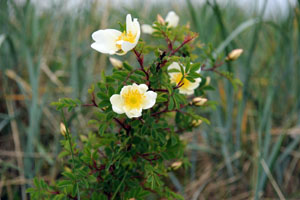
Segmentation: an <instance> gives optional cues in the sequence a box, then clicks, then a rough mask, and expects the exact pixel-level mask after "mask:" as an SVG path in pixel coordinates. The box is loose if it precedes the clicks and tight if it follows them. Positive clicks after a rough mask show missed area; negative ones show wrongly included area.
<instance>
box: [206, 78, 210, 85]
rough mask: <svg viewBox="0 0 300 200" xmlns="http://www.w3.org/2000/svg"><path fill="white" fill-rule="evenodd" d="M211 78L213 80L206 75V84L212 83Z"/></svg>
mask: <svg viewBox="0 0 300 200" xmlns="http://www.w3.org/2000/svg"><path fill="white" fill-rule="evenodd" d="M210 80H211V78H210V76H208V77H206V82H205V85H209V84H210Z"/></svg>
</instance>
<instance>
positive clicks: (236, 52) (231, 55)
mask: <svg viewBox="0 0 300 200" xmlns="http://www.w3.org/2000/svg"><path fill="white" fill-rule="evenodd" d="M243 51H244V50H243V49H234V50H232V51H231V52H230V53H229V54H228V56H227V57H226V60H228V61H229V60H231V61H234V60H236V59H238V58H239V57H240V55H242V53H243Z"/></svg>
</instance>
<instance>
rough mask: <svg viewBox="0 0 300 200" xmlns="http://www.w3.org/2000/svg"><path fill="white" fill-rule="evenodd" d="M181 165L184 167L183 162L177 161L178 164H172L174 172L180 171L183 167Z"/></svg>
mask: <svg viewBox="0 0 300 200" xmlns="http://www.w3.org/2000/svg"><path fill="white" fill-rule="evenodd" d="M181 165H182V162H181V161H176V162H174V163H172V165H171V167H172V168H173V169H174V170H176V169H178V168H179V167H181Z"/></svg>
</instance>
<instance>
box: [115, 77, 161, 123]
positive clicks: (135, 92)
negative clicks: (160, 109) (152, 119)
mask: <svg viewBox="0 0 300 200" xmlns="http://www.w3.org/2000/svg"><path fill="white" fill-rule="evenodd" d="M147 90H148V86H147V85H145V84H140V85H137V84H135V83H134V84H133V85H127V86H124V87H123V88H122V90H121V92H120V94H114V95H112V96H111V97H110V103H111V104H112V109H113V111H114V112H116V113H118V114H123V113H125V114H126V115H127V117H129V118H133V117H140V116H141V115H142V110H143V109H144V110H145V109H149V108H151V107H153V106H154V104H155V102H156V97H157V93H156V92H153V91H147Z"/></svg>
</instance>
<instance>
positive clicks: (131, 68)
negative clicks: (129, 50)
mask: <svg viewBox="0 0 300 200" xmlns="http://www.w3.org/2000/svg"><path fill="white" fill-rule="evenodd" d="M123 67H124V68H125V69H127V70H128V71H132V70H133V67H132V66H130V65H129V64H128V63H127V62H123Z"/></svg>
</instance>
